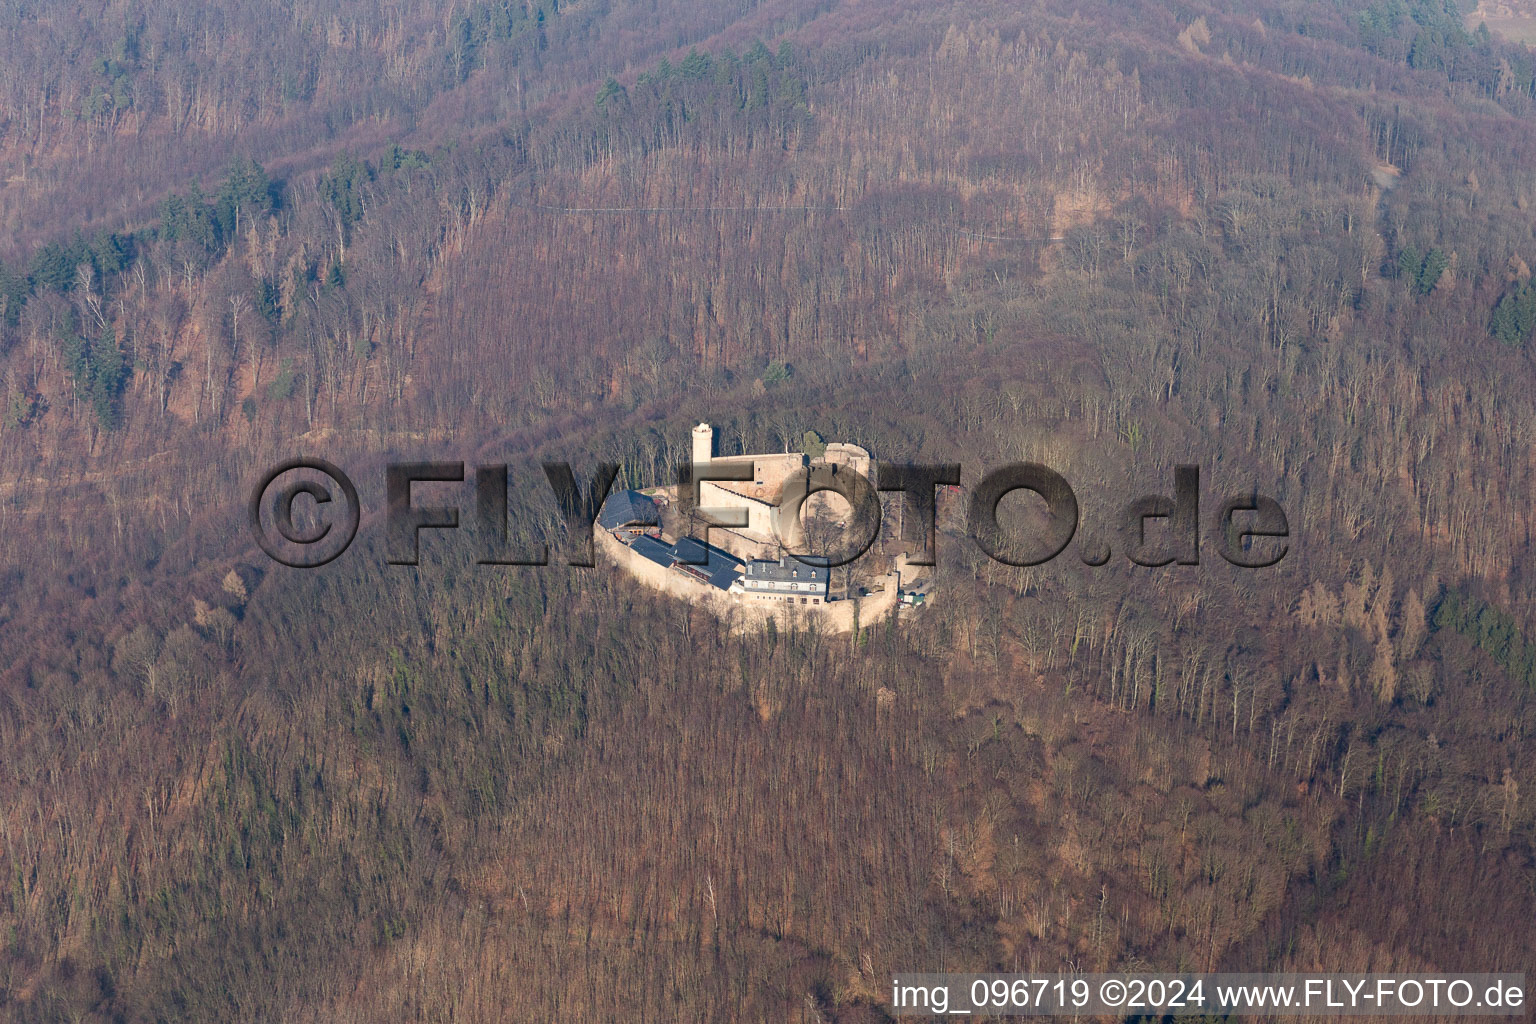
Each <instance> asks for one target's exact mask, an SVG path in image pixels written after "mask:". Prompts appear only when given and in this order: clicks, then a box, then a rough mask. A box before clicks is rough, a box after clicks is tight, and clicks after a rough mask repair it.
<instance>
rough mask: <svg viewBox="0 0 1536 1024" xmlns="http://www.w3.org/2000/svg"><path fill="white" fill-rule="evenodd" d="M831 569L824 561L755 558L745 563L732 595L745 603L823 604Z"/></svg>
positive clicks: (789, 557) (800, 558) (790, 558)
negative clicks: (739, 597) (739, 596)
mask: <svg viewBox="0 0 1536 1024" xmlns="http://www.w3.org/2000/svg"><path fill="white" fill-rule="evenodd" d="M831 579H832V570H831V569H830V568H829V567H828V565H827V560H826V559H825V558H819V557H816V556H811V555H805V556H802V557H799V558H797V557H795V556H794V555H784V556H782V557H781V558H780V559H779V560H778V561H777V562H773V561H765V560H761V559H754V560H753V561H750V562H748V563H747V564H746V567H745V569H744V570H743V572H742V574H741V576H740V577H738V578H737V579H736V580H735V582H734V583H732V584H731V592H732V593H735V594H740V595H741V596H742V597H743V598H744V599H745V600H748V601H781V602H788V603H790V604H806V605H812V604H825V603H826V602H827V591H828V588H829V585H830V583H831Z"/></svg>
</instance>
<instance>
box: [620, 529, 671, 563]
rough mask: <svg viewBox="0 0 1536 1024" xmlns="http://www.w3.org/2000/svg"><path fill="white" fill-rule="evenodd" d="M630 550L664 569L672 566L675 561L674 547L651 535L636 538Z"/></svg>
mask: <svg viewBox="0 0 1536 1024" xmlns="http://www.w3.org/2000/svg"><path fill="white" fill-rule="evenodd" d="M629 549H630V550H631V551H633V552H634V553H635V554H637V555H639V556H641V557H642V558H649V559H650V560H651V561H653V562H655V563H656V564H657V565H659V566H662V567H663V568H665V567H667V566H669V565H671V564H672V562H673V560H674V558H673V553H672V545H670V544H667V543H664V542H662V541H659V540H657V539H656V538H655V537H652V536H650V535H649V534H647V535H645V536H642V537H636V538H635V542H634V543H633V544H631V545H630V546H629Z"/></svg>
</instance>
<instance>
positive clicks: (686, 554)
mask: <svg viewBox="0 0 1536 1024" xmlns="http://www.w3.org/2000/svg"><path fill="white" fill-rule="evenodd" d="M673 550H674V551H676V552H677V563H678V565H677V567H678V568H679V569H684V570H687V571H689V572H695V573H700V574H702V575H704V576H706V577H708V578H709V582H710V585H711V586H715V587H718V588H720V589H721V590H729V589H730V587H731V583H732V581H733V580H735V579H736V577H737V575H738V573H737V571H736V570H737V569H738V568H740V566H741V559H739V558H735V557H733V556H731V555H729V554H727V553H726V552H724V551H721V550H720V549H719V548H717V547H714V546H713V545H710V544H705V543H704V542H703V541H701V540H699V539H697V538H695V537H682V538H679V539H678V542H677V544H676V545H675V546H674V548H673ZM689 563H693V564H689Z"/></svg>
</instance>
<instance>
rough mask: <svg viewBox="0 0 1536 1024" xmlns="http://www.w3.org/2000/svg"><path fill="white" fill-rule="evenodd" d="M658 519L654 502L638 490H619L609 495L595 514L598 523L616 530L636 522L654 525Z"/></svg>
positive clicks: (607, 528) (604, 527)
mask: <svg viewBox="0 0 1536 1024" xmlns="http://www.w3.org/2000/svg"><path fill="white" fill-rule="evenodd" d="M659 521H660V520H658V519H657V518H656V503H655V502H654V501H652V500H651V499H650V498H647V497H646V496H645V495H643V494H641V493H640V492H639V491H619V492H618V493H617V494H611V495H609V496H608V500H607V501H605V502H603V510H602V511H601V512H599V513H598V516H597V522H598V525H600V526H602V528H603V529H605V530H618V529H622V528H624V527H626V526H632V525H634V524H636V523H641V524H643V525H646V526H655V525H656V524H657V523H658V522H659Z"/></svg>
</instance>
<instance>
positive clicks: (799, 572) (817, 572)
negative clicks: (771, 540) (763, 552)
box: [747, 555, 831, 585]
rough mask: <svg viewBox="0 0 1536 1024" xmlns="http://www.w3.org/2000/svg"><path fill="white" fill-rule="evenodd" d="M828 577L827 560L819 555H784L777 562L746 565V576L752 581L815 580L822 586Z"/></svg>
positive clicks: (755, 562)
mask: <svg viewBox="0 0 1536 1024" xmlns="http://www.w3.org/2000/svg"><path fill="white" fill-rule="evenodd" d="M829 575H831V571H830V570H829V569H828V568H827V560H826V559H825V558H823V557H821V556H820V555H803V556H800V557H796V556H794V555H785V556H784V557H783V558H782V559H780V560H779V561H777V562H759V561H753V562H751V563H749V564H748V565H747V576H748V577H749V578H751V579H754V580H815V581H816V582H817V583H820V584H823V585H824V584H825V583H826V582H827V578H828V576H829Z"/></svg>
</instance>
